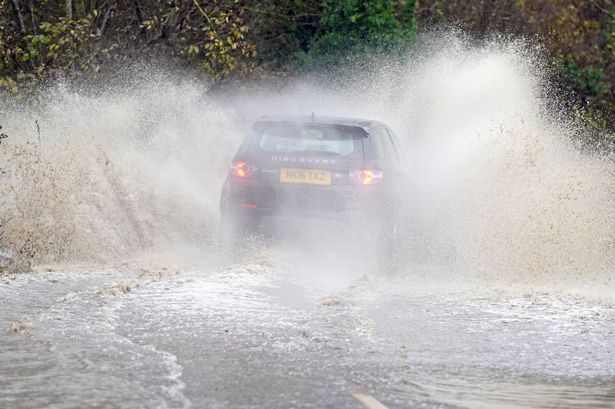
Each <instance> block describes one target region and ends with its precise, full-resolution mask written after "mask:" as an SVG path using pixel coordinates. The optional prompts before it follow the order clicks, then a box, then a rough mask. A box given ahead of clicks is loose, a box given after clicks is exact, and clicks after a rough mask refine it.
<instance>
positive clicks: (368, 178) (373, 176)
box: [350, 169, 382, 186]
mask: <svg viewBox="0 0 615 409" xmlns="http://www.w3.org/2000/svg"><path fill="white" fill-rule="evenodd" d="M350 176H351V179H353V180H354V181H355V182H357V183H358V184H360V185H364V186H367V185H373V184H376V183H378V182H380V179H382V172H380V171H377V170H372V169H362V170H357V171H354V172H352V173H351V175H350Z"/></svg>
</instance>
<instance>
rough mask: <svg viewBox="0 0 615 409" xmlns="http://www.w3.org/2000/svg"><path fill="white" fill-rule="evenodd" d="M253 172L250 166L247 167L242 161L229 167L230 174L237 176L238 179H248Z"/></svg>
mask: <svg viewBox="0 0 615 409" xmlns="http://www.w3.org/2000/svg"><path fill="white" fill-rule="evenodd" d="M253 171H254V169H253V168H252V166H250V165H248V164H247V163H246V162H243V161H239V162H235V163H233V165H232V166H231V172H232V173H233V175H235V176H239V177H240V178H247V177H249V176H250V175H251V174H252V172H253Z"/></svg>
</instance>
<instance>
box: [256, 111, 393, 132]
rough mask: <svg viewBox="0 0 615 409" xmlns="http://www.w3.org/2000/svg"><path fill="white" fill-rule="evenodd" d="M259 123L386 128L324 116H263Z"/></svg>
mask: <svg viewBox="0 0 615 409" xmlns="http://www.w3.org/2000/svg"><path fill="white" fill-rule="evenodd" d="M257 122H299V123H314V124H323V125H343V126H356V127H359V128H363V129H365V130H367V129H372V128H376V127H380V126H386V125H385V124H384V123H383V122H380V121H374V120H371V119H360V118H345V117H339V116H323V115H263V116H261V117H260V118H259V119H258V120H257Z"/></svg>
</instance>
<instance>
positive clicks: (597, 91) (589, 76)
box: [561, 63, 609, 97]
mask: <svg viewBox="0 0 615 409" xmlns="http://www.w3.org/2000/svg"><path fill="white" fill-rule="evenodd" d="M561 70H562V72H563V73H564V74H565V75H566V78H567V79H568V81H570V83H571V84H572V86H573V88H574V89H576V90H578V91H579V92H580V93H581V94H582V95H592V96H596V97H601V96H603V95H604V94H606V93H607V92H608V91H609V86H608V84H607V83H606V82H605V75H604V71H603V70H602V68H595V67H585V68H583V67H579V66H578V65H577V64H574V63H570V64H566V65H564V66H563V67H562V68H561Z"/></svg>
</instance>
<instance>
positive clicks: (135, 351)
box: [0, 259, 615, 409]
mask: <svg viewBox="0 0 615 409" xmlns="http://www.w3.org/2000/svg"><path fill="white" fill-rule="evenodd" d="M409 278H411V277H408V276H404V277H402V276H399V275H397V276H396V275H393V276H391V275H389V276H382V275H378V274H371V273H367V272H366V273H364V274H358V273H357V274H352V275H348V274H346V275H343V276H341V277H338V278H337V279H334V280H332V279H331V277H329V276H327V275H326V274H322V273H318V274H311V275H309V274H308V275H306V274H305V271H303V270H301V271H300V270H298V269H295V268H294V266H292V265H290V264H284V265H276V263H275V262H272V260H263V259H256V260H254V261H251V262H245V263H242V264H233V265H228V266H226V267H218V268H216V269H212V270H211V271H196V270H187V271H182V272H177V273H176V272H171V271H167V270H160V271H157V272H156V271H139V272H135V271H134V270H132V269H130V268H128V267H125V268H122V269H110V270H105V271H90V272H88V274H83V273H38V274H34V275H30V276H26V275H22V276H14V277H13V278H11V279H5V280H4V281H3V282H2V284H0V309H1V310H2V311H3V314H2V317H1V318H0V320H1V321H0V326H1V327H2V328H4V329H5V330H4V331H2V333H1V335H0V368H1V369H0V379H2V382H1V384H2V388H1V389H0V407H7V408H8V407H11V408H19V409H21V408H39V407H54V408H78V407H124V408H138V407H161V408H164V407H169V408H187V407H196V408H218V407H220V408H222V407H224V408H226V407H242V408H249V407H253V408H260V407H271V408H274V407H279V408H288V407H296V408H308V407H332V408H333V407H335V408H340V407H347V408H357V407H361V403H360V402H359V401H358V400H357V398H356V397H355V396H356V394H357V393H358V392H357V391H360V392H361V393H363V394H365V395H369V396H371V397H373V398H374V399H376V400H377V401H378V402H380V404H382V405H385V407H389V408H414V407H426V408H457V407H460V408H490V407H507V408H521V407H533V408H556V407H557V408H561V407H577V408H611V407H613V406H614V405H615V358H613V351H614V350H615V308H614V307H613V306H611V305H608V304H603V303H591V302H588V301H584V300H582V299H579V298H575V297H562V296H561V295H556V294H550V293H546V292H545V293H535V294H514V293H512V292H505V291H493V292H491V293H490V292H486V291H482V292H474V291H467V290H451V289H449V290H447V291H438V292H434V291H433V289H432V288H427V287H423V288H421V286H420V285H419V284H418V283H417V284H416V285H413V284H412V281H411V280H410V279H409ZM11 327H12V329H11ZM9 329H11V330H9ZM368 407H369V406H368Z"/></svg>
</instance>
